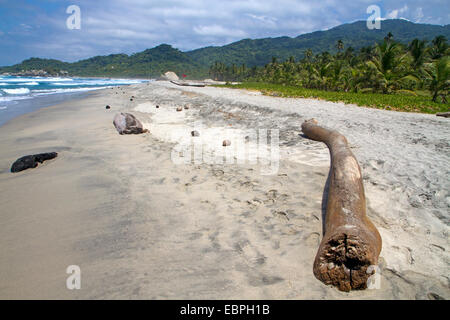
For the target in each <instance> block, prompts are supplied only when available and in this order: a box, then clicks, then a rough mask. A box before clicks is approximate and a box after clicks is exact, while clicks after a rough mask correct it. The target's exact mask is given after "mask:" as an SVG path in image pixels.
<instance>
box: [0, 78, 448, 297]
mask: <svg viewBox="0 0 450 320" xmlns="http://www.w3.org/2000/svg"><path fill="white" fill-rule="evenodd" d="M116 92H118V93H122V92H125V93H122V94H116ZM131 96H135V99H133V101H130V97H131ZM156 104H158V105H159V106H160V108H158V109H156V107H155V106H156ZM185 104H190V108H189V109H188V110H183V111H182V112H177V111H176V110H175V109H176V107H177V106H183V105H185ZM105 105H110V106H111V110H106V109H105ZM117 112H131V113H133V114H134V115H136V117H137V118H138V119H140V120H141V121H142V122H143V124H144V127H145V128H148V129H150V133H146V134H142V135H130V136H127V135H124V136H121V135H119V134H118V133H117V131H116V130H115V128H114V126H113V124H112V119H113V117H114V114H115V113H117ZM311 117H315V118H318V120H319V121H320V123H322V124H324V125H326V126H329V127H332V128H335V129H337V130H339V131H340V132H341V133H343V134H344V135H346V137H347V138H348V140H349V142H350V145H351V147H352V151H353V152H354V153H355V155H356V157H357V159H358V161H359V163H360V165H361V169H362V171H363V176H364V187H365V191H366V198H367V201H368V203H367V212H368V215H369V217H370V218H371V219H372V221H373V222H374V224H375V225H376V226H377V228H378V229H379V230H380V233H381V235H382V238H383V249H382V253H381V256H380V257H381V259H380V260H381V261H380V268H381V287H380V289H378V290H365V291H354V292H351V293H343V292H339V291H337V289H335V288H332V287H329V286H325V285H323V284H322V283H321V282H319V281H318V280H317V279H315V278H314V275H313V274H312V264H313V259H314V256H315V253H316V251H317V248H318V243H319V242H320V239H321V234H322V217H321V210H322V203H321V202H322V196H323V189H324V185H325V181H326V177H327V174H328V169H329V167H328V166H329V155H328V150H327V148H326V147H325V146H324V145H322V144H321V143H316V142H312V141H310V140H308V139H305V138H302V137H301V136H300V134H301V130H300V125H301V123H302V122H303V120H304V119H308V118H311ZM436 118H437V117H433V118H432V117H431V116H429V115H423V114H406V115H405V114H404V113H401V114H397V113H392V112H391V111H382V110H377V109H370V108H361V107H353V106H351V105H344V104H340V103H331V102H324V101H319V100H312V99H285V98H274V97H267V96H262V95H258V94H254V93H251V92H243V91H240V90H236V89H223V88H214V87H206V88H193V87H192V88H191V87H182V88H181V87H178V86H175V85H172V84H170V83H168V82H164V81H155V82H151V83H145V84H137V85H135V84H133V85H129V86H121V88H120V90H117V88H115V87H114V89H113V90H111V89H103V90H98V91H97V90H96V91H92V92H89V95H88V96H86V97H84V98H82V99H74V100H70V101H65V102H63V103H60V104H58V105H54V106H48V107H44V108H41V109H39V110H37V111H33V112H31V113H27V114H23V115H21V116H19V117H16V118H14V119H13V120H11V121H9V122H8V123H6V124H5V125H3V126H0V147H1V148H2V150H4V152H3V157H1V158H0V190H1V193H0V194H1V196H0V206H1V207H2V208H3V210H2V211H3V212H2V216H1V218H2V224H1V225H0V242H1V243H2V250H1V251H0V252H1V253H0V283H2V286H1V287H0V297H2V298H8V299H20V298H25V299H29V298H41V299H55V298H59V299H324V298H325V299H429V298H430V296H433V294H434V295H437V296H440V297H443V298H445V299H449V298H450V290H449V288H448V281H449V279H448V275H447V269H448V263H449V261H450V259H449V255H448V240H447V239H448V219H449V217H448V213H447V212H446V211H447V208H448V205H449V204H447V202H448V201H449V200H448V199H450V197H449V194H448V190H449V189H450V188H449V187H450V186H449V182H448V181H449V179H448V175H449V173H448V171H446V169H445V164H446V163H448V160H449V155H448V148H449V146H448V142H446V141H448V140H449V138H450V125H449V123H448V121H447V122H446V120H445V119H436ZM191 128H200V129H198V130H199V131H200V138H201V139H204V140H202V141H204V142H205V143H206V144H209V143H211V144H214V143H219V144H221V143H222V140H223V139H225V138H227V136H224V132H225V131H224V129H225V128H228V129H231V130H234V129H235V130H245V129H252V128H267V129H273V128H277V129H279V142H280V156H281V158H280V162H279V168H278V171H277V173H276V174H272V175H262V174H261V171H260V165H259V164H257V165H251V164H248V163H245V164H242V165H237V164H235V163H233V164H228V165H217V164H215V165H214V164H208V163H197V164H196V163H181V164H175V163H174V162H173V158H171V156H172V152H173V150H174V146H176V144H177V141H176V140H175V141H174V140H173V138H174V137H173V136H171V134H170V133H171V132H174V131H177V132H181V134H182V135H186V136H188V135H189V133H190V130H192V129H191ZM232 132H237V131H232ZM209 133H211V134H209ZM50 151H56V152H58V153H59V155H58V157H57V158H56V159H53V160H50V161H48V162H45V163H44V164H42V165H39V166H38V167H37V168H35V169H30V170H26V171H23V172H20V173H17V174H12V173H10V172H9V168H10V166H11V164H12V162H13V161H15V160H16V159H17V158H19V157H20V156H23V155H25V154H32V153H38V152H50ZM422 194H425V196H422ZM446 201H447V202H446ZM69 265H79V266H80V268H81V271H82V285H81V286H82V289H81V290H67V289H66V288H65V281H66V278H67V276H68V275H67V274H66V273H65V269H66V268H67V266H69Z"/></svg>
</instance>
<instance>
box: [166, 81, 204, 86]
mask: <svg viewBox="0 0 450 320" xmlns="http://www.w3.org/2000/svg"><path fill="white" fill-rule="evenodd" d="M170 82H172V83H173V84H176V85H178V86H185V87H206V84H205V83H203V82H188V81H184V80H183V81H174V80H171V81H170Z"/></svg>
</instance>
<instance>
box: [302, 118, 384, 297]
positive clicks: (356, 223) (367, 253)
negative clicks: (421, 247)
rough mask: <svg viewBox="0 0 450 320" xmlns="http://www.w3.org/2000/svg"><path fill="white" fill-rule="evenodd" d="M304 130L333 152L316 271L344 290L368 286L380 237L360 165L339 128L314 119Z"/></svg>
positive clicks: (303, 127)
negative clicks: (371, 217)
mask: <svg viewBox="0 0 450 320" xmlns="http://www.w3.org/2000/svg"><path fill="white" fill-rule="evenodd" d="M302 130H303V132H304V133H305V135H306V136H308V137H309V138H311V139H313V140H317V141H321V142H324V143H325V144H326V145H327V146H328V149H329V150H330V155H331V167H330V175H329V190H328V200H327V207H326V218H325V230H324V235H323V239H322V242H321V243H320V246H319V250H318V251H317V255H316V258H315V261H314V268H313V271H314V275H315V276H316V278H318V279H319V280H321V281H322V282H324V283H325V284H328V285H334V286H337V287H338V288H339V290H342V291H350V290H352V289H365V288H366V287H367V279H368V278H369V277H370V275H371V273H372V272H368V270H367V269H368V267H369V266H370V265H376V264H377V263H378V256H379V254H380V251H381V237H380V234H379V233H378V230H377V229H376V227H375V226H374V225H373V223H372V222H371V221H370V220H369V218H368V217H367V216H366V198H365V195H364V187H363V182H362V177H361V169H360V167H359V165H358V162H357V160H356V158H355V156H354V155H353V153H352V152H351V151H350V148H349V146H348V143H347V139H346V138H345V137H344V136H343V135H342V134H340V133H339V132H337V131H331V130H328V129H325V128H322V127H320V126H318V125H317V121H316V120H315V119H311V120H308V121H305V122H304V123H303V124H302ZM371 269H373V268H371ZM369 271H371V270H370V269H369Z"/></svg>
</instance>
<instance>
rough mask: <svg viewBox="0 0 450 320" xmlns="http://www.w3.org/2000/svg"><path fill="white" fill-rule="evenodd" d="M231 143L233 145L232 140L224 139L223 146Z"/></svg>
mask: <svg viewBox="0 0 450 320" xmlns="http://www.w3.org/2000/svg"><path fill="white" fill-rule="evenodd" d="M229 145H231V141H230V140H223V142H222V146H224V147H228V146H229Z"/></svg>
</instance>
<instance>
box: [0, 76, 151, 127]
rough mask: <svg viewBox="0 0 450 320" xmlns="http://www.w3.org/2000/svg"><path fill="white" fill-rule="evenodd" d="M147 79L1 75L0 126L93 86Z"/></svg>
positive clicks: (78, 95)
mask: <svg viewBox="0 0 450 320" xmlns="http://www.w3.org/2000/svg"><path fill="white" fill-rule="evenodd" d="M147 81H149V80H139V79H108V78H59V77H15V76H1V75H0V126H1V125H3V124H5V123H6V122H7V121H9V120H11V119H13V118H15V117H17V116H19V115H22V114H25V113H28V112H31V111H35V110H37V109H40V108H43V107H46V106H50V105H52V104H56V103H59V102H62V101H65V100H68V99H74V98H79V97H81V96H83V95H84V94H86V92H89V91H92V90H98V89H105V88H110V87H114V86H123V85H130V84H138V83H142V82H147Z"/></svg>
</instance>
